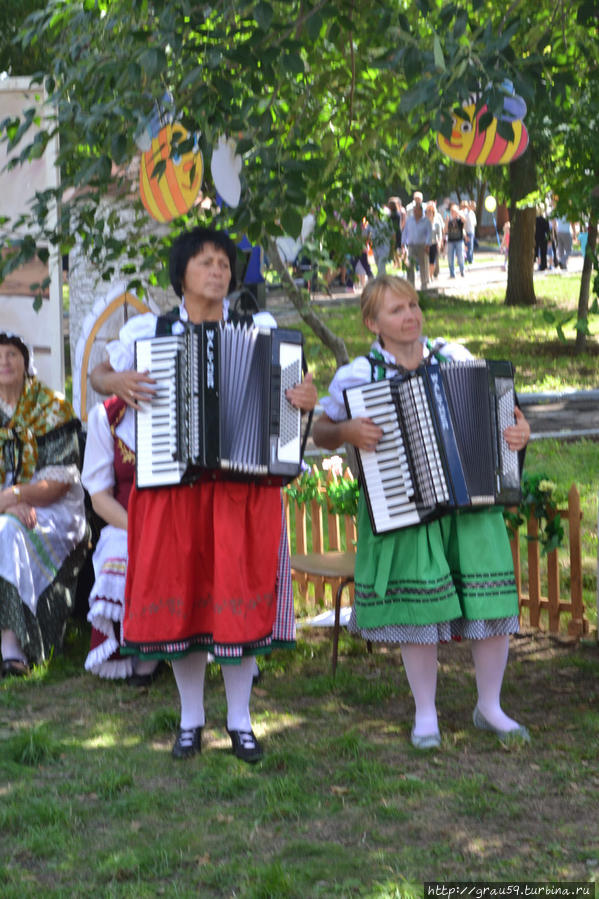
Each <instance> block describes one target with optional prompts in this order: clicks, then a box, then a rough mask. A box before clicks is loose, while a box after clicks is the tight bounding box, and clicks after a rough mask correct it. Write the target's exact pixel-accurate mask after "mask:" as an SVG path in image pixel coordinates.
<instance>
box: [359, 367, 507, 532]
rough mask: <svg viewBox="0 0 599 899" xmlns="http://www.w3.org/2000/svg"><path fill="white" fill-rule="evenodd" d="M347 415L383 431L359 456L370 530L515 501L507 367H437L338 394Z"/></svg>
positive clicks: (421, 368) (387, 528)
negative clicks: (507, 438)
mask: <svg viewBox="0 0 599 899" xmlns="http://www.w3.org/2000/svg"><path fill="white" fill-rule="evenodd" d="M344 397H345V405H346V408H347V412H348V415H349V417H350V418H370V419H372V421H374V422H375V423H376V424H377V425H379V427H380V428H381V429H382V430H383V432H384V433H383V437H382V438H381V440H380V441H379V443H378V445H377V447H376V450H375V451H374V452H364V451H361V450H357V456H358V464H359V467H360V474H361V481H362V485H363V487H364V491H365V497H366V501H367V505H368V511H369V514H370V520H371V523H372V528H373V531H374V533H375V534H382V533H386V532H387V531H393V530H396V529H399V528H404V527H409V526H410V525H414V524H419V523H420V522H423V521H430V520H432V519H434V518H438V517H440V516H441V515H443V514H445V513H446V512H448V511H449V510H451V509H456V508H467V507H475V506H485V505H494V504H505V505H513V504H517V503H518V502H519V500H520V468H519V461H518V454H517V453H516V452H514V451H513V450H510V448H509V447H508V445H507V443H506V441H505V438H504V437H503V431H504V429H505V428H506V427H507V426H508V425H512V424H514V405H515V394H514V370H513V367H512V365H511V363H510V362H504V361H494V360H489V361H486V360H484V359H480V360H472V361H468V362H441V363H439V364H438V365H437V364H429V365H422V366H420V367H419V368H418V369H417V370H416V371H414V372H408V373H406V374H401V375H397V376H396V377H393V378H389V379H385V380H383V381H375V382H373V383H371V384H365V385H363V386H360V387H353V388H349V389H348V390H345V391H344Z"/></svg>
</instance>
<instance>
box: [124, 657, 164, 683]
mask: <svg viewBox="0 0 599 899" xmlns="http://www.w3.org/2000/svg"><path fill="white" fill-rule="evenodd" d="M165 667H166V666H165V663H164V662H163V661H160V662H158V664H157V665H156V667H155V668H154V670H153V671H151V672H150V673H149V674H135V672H133V674H132V675H131V676H130V677H128V678H127V684H128V685H129V686H130V687H149V686H150V685H151V684H153V683H154V681H155V680H156V679H157V678H158V677H160V675H161V674H162V672H163V671H164V669H165Z"/></svg>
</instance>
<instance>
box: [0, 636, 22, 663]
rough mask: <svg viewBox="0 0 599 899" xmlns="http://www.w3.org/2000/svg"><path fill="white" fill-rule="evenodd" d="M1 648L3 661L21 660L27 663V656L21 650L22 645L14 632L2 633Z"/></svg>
mask: <svg viewBox="0 0 599 899" xmlns="http://www.w3.org/2000/svg"><path fill="white" fill-rule="evenodd" d="M0 647H1V652H2V658H3V659H20V660H21V661H22V662H26V661H27V656H26V655H25V653H24V652H23V650H22V649H21V644H20V643H19V641H18V639H17V635H16V634H15V632H14V631H2V641H1V644H0Z"/></svg>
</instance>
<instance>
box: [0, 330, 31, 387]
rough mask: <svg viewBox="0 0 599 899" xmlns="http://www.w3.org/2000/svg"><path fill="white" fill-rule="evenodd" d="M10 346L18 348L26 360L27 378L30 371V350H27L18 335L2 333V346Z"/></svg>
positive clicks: (0, 337)
mask: <svg viewBox="0 0 599 899" xmlns="http://www.w3.org/2000/svg"><path fill="white" fill-rule="evenodd" d="M8 345H10V346H14V347H16V348H17V349H18V350H19V351H20V352H21V355H22V356H23V359H24V360H25V376H27V373H28V371H29V350H28V349H27V347H26V346H25V344H24V343H23V341H22V340H21V338H20V337H17V335H16V334H5V333H4V332H2V331H0V346H8Z"/></svg>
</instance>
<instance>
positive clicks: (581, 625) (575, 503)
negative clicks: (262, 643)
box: [285, 468, 589, 638]
mask: <svg viewBox="0 0 599 899" xmlns="http://www.w3.org/2000/svg"><path fill="white" fill-rule="evenodd" d="M333 477H334V476H333V475H332V474H331V472H328V474H327V479H326V482H327V483H329V482H330V481H331V480H333ZM344 477H346V478H352V477H353V475H352V473H351V471H350V470H349V468H347V469H346V471H345V473H344ZM321 490H322V492H323V493H324V492H326V486H325V484H323V485H322V487H321ZM285 502H286V513H287V527H288V531H289V534H290V536H291V535H293V536H292V538H291V540H292V543H291V551H292V552H293V553H296V554H304V553H310V552H311V553H324V552H327V551H329V550H350V549H352V548H354V550H355V546H356V540H357V530H356V523H355V520H354V518H353V517H352V516H350V515H345V516H338V515H335V514H332V513H331V512H330V511H329V510H328V509H327V508H326V504H325V505H322V504H320V503H319V502H317V501H316V500H312V501H310V502H308V503H302V504H297V503H295V502H292V501H289V500H288V498H287V497H286V498H285ZM557 513H558V514H559V515H560V517H561V520H562V523H563V525H564V529H565V530H566V531H567V534H568V545H567V547H564V548H562V549H561V550H557V549H556V550H553V551H551V552H550V553H548V554H547V555H546V556H542V555H541V548H540V544H539V542H538V540H537V539H536V538H537V537H538V524H537V521H536V519H535V518H534V516H532V515H531V517H530V518H529V520H528V522H527V525H526V533H527V538H528V539H527V541H526V563H527V564H526V571H527V575H526V577H525V578H524V577H523V571H522V569H523V566H522V559H521V550H520V538H519V535H518V536H514V537H513V538H512V539H511V540H510V544H511V549H512V557H513V560H514V571H515V576H516V584H517V587H518V597H519V601H520V620H521V624H522V625H523V626H530V627H534V628H538V629H540V630H543V631H547V632H549V633H550V634H555V635H557V634H560V633H562V634H563V633H564V631H565V632H566V633H567V634H568V635H569V636H571V637H574V638H578V637H581V636H583V635H584V634H587V633H588V632H589V621H588V618H587V616H586V612H585V607H584V603H583V598H582V547H581V526H580V525H581V520H582V512H581V509H580V495H579V493H578V490H577V488H576V486H575V485H572V487H571V488H570V492H569V494H568V505H567V508H563V509H558V510H557ZM560 552H561V554H562V558H563V557H564V554H567V562H566V563H565V567H566V568H567V569H568V570H569V573H570V589H569V596H562V587H561V584H560V564H561V563H560ZM293 579H294V581H295V583H296V584H297V587H298V590H299V593H300V595H301V596H302V597H303V598H304V600H306V601H308V602H309V601H310V598H311V595H312V593H313V597H314V602H315V603H316V604H317V605H323V604H324V603H325V602H326V601H328V597H327V588H330V590H331V597H334V596H335V593H336V590H337V587H338V586H339V579H330V578H329V579H327V578H323V577H317V576H314V575H309V574H303V573H300V572H293ZM310 585H312V588H313V589H312V591H311V590H310ZM544 590H546V595H544V592H543V591H544ZM347 597H348V598H349V600H350V601H353V585H351V586H350V587H349V588H348V590H347Z"/></svg>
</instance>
